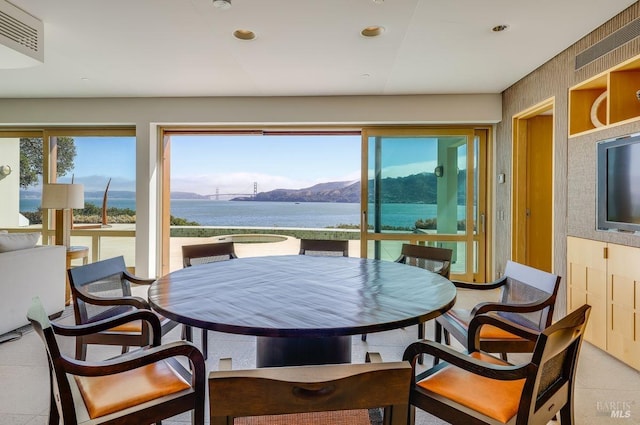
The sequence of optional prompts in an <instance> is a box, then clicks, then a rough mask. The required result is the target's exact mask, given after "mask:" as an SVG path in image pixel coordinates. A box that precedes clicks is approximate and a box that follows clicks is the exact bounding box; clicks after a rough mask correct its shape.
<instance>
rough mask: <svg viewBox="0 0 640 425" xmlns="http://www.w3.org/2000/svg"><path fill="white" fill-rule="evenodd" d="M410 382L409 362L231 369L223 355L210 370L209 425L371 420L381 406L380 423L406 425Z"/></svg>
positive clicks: (364, 421) (330, 422)
mask: <svg viewBox="0 0 640 425" xmlns="http://www.w3.org/2000/svg"><path fill="white" fill-rule="evenodd" d="M410 381H411V366H410V365H409V363H408V362H381V363H359V364H326V365H316V366H291V367H273V368H258V369H251V370H231V362H230V359H221V362H220V368H219V370H218V371H212V372H210V373H209V409H210V418H211V425H228V424H236V425H245V424H246V425H248V424H251V425H269V424H275V423H277V424H282V423H291V424H295V423H301V422H303V420H302V419H303V418H305V419H309V417H313V418H315V419H316V420H314V421H313V423H322V424H335V423H348V424H351V425H360V424H362V425H365V424H366V425H369V424H370V422H369V415H373V414H379V412H380V410H379V408H382V411H383V418H380V419H382V420H381V421H380V423H384V424H387V425H406V423H407V415H408V409H409V404H408V403H409V384H410ZM273 415H285V416H284V417H280V416H273ZM247 417H251V419H250V420H249V419H248V418H247ZM374 417H376V416H374ZM376 419H379V418H377V417H376Z"/></svg>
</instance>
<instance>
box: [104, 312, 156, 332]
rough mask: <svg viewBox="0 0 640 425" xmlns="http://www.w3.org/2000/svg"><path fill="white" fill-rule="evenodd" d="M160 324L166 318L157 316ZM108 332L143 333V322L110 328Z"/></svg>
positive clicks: (135, 321) (138, 321) (137, 321)
mask: <svg viewBox="0 0 640 425" xmlns="http://www.w3.org/2000/svg"><path fill="white" fill-rule="evenodd" d="M157 316H158V319H160V323H162V321H163V320H165V318H164V317H162V316H161V315H159V314H157ZM108 332H130V333H142V320H134V321H133V322H127V323H124V324H122V325H118V326H114V327H113V328H109V330H108Z"/></svg>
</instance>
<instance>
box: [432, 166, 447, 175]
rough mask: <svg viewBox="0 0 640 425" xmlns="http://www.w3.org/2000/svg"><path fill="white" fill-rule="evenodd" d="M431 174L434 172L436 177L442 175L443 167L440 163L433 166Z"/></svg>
mask: <svg viewBox="0 0 640 425" xmlns="http://www.w3.org/2000/svg"><path fill="white" fill-rule="evenodd" d="M433 174H435V175H436V177H442V176H444V167H443V166H442V165H438V166H437V167H436V168H434V170H433Z"/></svg>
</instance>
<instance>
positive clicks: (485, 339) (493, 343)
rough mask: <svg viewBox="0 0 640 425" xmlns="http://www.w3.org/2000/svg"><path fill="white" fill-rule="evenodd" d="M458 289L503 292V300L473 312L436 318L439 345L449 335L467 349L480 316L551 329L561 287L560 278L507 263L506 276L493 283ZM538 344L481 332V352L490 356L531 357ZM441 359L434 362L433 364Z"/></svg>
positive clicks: (479, 306) (491, 329)
mask: <svg viewBox="0 0 640 425" xmlns="http://www.w3.org/2000/svg"><path fill="white" fill-rule="evenodd" d="M453 283H454V285H456V287H457V288H460V289H472V290H491V289H498V288H499V289H501V291H502V293H501V296H500V300H499V301H497V302H482V303H479V304H477V305H476V306H475V307H473V309H472V310H470V311H469V310H465V309H460V308H456V307H455V306H454V308H452V309H451V310H449V311H447V312H446V313H443V314H442V315H440V316H438V317H437V318H436V333H435V340H436V342H441V341H442V336H443V335H444V340H445V342H446V343H447V344H449V343H450V335H453V337H454V338H455V339H456V340H458V341H459V342H460V343H461V344H463V345H464V346H465V347H466V344H467V340H468V329H469V326H470V323H471V322H472V321H473V318H474V317H475V316H476V315H479V314H484V313H487V314H491V315H496V316H500V317H502V318H504V319H506V320H510V321H512V322H514V323H517V324H519V325H521V326H524V327H526V328H528V329H529V330H530V331H532V332H536V333H539V332H540V331H542V330H544V329H545V328H547V327H548V326H549V325H551V321H552V319H553V311H554V307H555V302H556V296H557V294H558V288H559V287H560V276H558V275H555V274H552V273H547V272H545V271H542V270H538V269H535V268H533V267H529V266H526V265H524V264H520V263H516V262H513V261H508V262H507V265H506V268H505V271H504V275H503V276H502V277H501V278H500V279H498V280H496V281H495V282H492V283H484V284H483V283H464V282H453ZM534 345H535V341H532V340H529V339H527V338H521V337H519V336H517V335H514V334H512V333H510V332H508V331H504V330H502V329H497V328H495V327H492V326H486V327H483V328H482V333H481V335H480V349H481V350H482V351H486V352H489V353H501V355H502V359H503V360H506V359H507V353H530V352H532V351H533V347H534ZM437 363H438V358H437V357H436V358H434V364H437Z"/></svg>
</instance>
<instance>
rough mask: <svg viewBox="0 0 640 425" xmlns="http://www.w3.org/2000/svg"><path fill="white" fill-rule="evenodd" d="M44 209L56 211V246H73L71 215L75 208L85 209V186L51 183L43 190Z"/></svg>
mask: <svg viewBox="0 0 640 425" xmlns="http://www.w3.org/2000/svg"><path fill="white" fill-rule="evenodd" d="M42 208H48V209H52V210H56V222H55V226H56V229H55V241H56V245H64V246H66V247H67V249H69V247H70V246H71V215H72V214H73V211H72V209H73V208H84V186H83V185H81V184H63V183H51V184H45V185H44V187H43V189H42Z"/></svg>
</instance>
